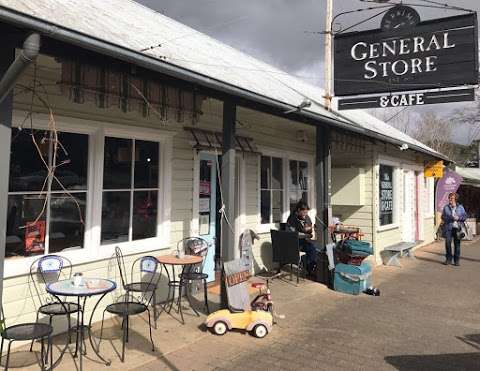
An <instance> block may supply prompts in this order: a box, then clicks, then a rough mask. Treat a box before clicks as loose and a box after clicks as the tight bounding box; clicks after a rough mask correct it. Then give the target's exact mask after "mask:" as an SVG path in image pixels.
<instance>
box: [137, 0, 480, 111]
mask: <svg viewBox="0 0 480 371" xmlns="http://www.w3.org/2000/svg"><path fill="white" fill-rule="evenodd" d="M137 1H138V2H140V3H142V4H144V5H147V6H149V7H150V8H152V9H155V10H156V11H159V12H161V13H163V14H165V15H166V16H168V17H170V18H173V19H176V20H177V21H179V22H182V23H184V24H186V25H188V26H190V27H192V28H194V29H196V30H199V31H201V32H203V33H206V34H208V35H210V36H212V37H214V38H216V39H218V40H220V41H222V42H224V43H226V44H229V45H231V46H233V47H235V48H237V49H239V50H242V51H244V52H246V53H248V54H250V55H253V56H255V57H256V58H259V59H261V60H263V61H265V62H268V63H270V64H272V65H275V66H276V67H279V68H281V69H282V70H285V71H287V72H289V73H292V74H295V75H299V76H301V77H302V78H303V79H304V80H305V81H307V82H309V83H311V84H316V85H319V86H323V81H324V78H323V41H324V38H323V36H322V35H321V34H316V33H314V32H318V31H323V30H324V29H325V3H326V1H325V0H241V1H238V0H137ZM395 2H398V1H397V0H391V3H395ZM412 2H413V3H415V4H419V5H421V4H423V5H425V6H428V5H433V4H431V3H433V2H437V3H439V4H440V3H442V4H444V3H445V2H448V3H449V4H451V5H455V6H457V7H463V8H468V9H473V10H477V11H480V0H450V1H448V0H436V1H435V0H434V1H430V0H415V1H412ZM404 3H408V1H404ZM429 3H430V4H429ZM375 6H381V5H379V4H373V3H367V2H362V1H360V0H334V14H335V15H336V14H339V13H340V12H344V11H349V10H355V9H361V8H368V7H375ZM433 6H435V5H433ZM415 8H416V10H417V11H418V13H419V14H420V17H421V18H422V20H426V19H430V18H439V17H447V16H451V15H455V14H461V12H458V11H453V10H447V9H433V8H427V7H421V6H416V7H415ZM381 10H382V9H380V11H381ZM380 11H379V10H370V11H368V10H366V11H359V12H355V13H353V14H348V15H344V16H341V17H339V18H338V20H337V21H336V23H335V26H334V27H335V28H337V29H338V28H339V27H341V28H342V29H345V28H347V27H349V26H351V25H353V24H355V23H357V22H359V21H362V20H365V19H366V18H368V17H370V16H373V15H375V14H377V13H379V12H380ZM380 20H381V16H378V17H376V18H374V19H372V20H371V21H370V22H367V23H365V24H363V25H361V26H359V27H356V28H355V30H359V29H368V28H377V27H378V26H379V24H380ZM463 106H465V105H464V104H463V105H461V104H458V103H457V104H455V103H450V104H443V105H435V106H426V107H423V108H421V109H420V108H418V107H417V108H412V109H409V110H413V111H415V112H422V111H425V110H432V109H435V110H436V111H438V112H441V113H442V114H443V115H447V116H448V114H449V112H450V111H451V110H453V109H455V108H459V107H463Z"/></svg>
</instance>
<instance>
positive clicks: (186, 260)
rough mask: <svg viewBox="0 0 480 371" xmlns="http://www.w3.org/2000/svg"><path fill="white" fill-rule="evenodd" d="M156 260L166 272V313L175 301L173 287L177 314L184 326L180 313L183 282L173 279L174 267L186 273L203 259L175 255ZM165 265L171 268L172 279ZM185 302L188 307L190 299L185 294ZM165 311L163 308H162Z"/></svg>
mask: <svg viewBox="0 0 480 371" xmlns="http://www.w3.org/2000/svg"><path fill="white" fill-rule="evenodd" d="M157 260H158V262H159V263H160V264H162V265H163V266H164V268H165V271H166V272H167V277H168V297H167V302H170V308H169V309H168V313H170V311H171V310H172V306H173V302H174V301H175V287H178V307H177V313H180V317H181V318H182V324H185V320H184V319H183V311H182V305H181V300H182V287H183V286H184V282H183V281H182V280H181V279H180V280H177V279H176V278H175V277H176V276H175V267H176V266H181V267H182V274H183V273H185V272H186V270H188V269H191V268H192V267H193V266H194V265H196V264H200V263H201V262H202V261H203V257H201V256H196V255H184V256H183V257H181V258H180V257H178V256H176V255H173V254H170V255H162V256H158V257H157ZM167 265H170V266H171V267H172V273H173V274H172V277H170V273H169V270H168V269H167ZM172 288H173V290H172ZM170 292H171V293H172V298H171V300H170ZM187 300H188V303H189V304H190V306H192V303H190V298H189V296H188V294H187ZM164 309H165V306H164Z"/></svg>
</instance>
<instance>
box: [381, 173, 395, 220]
mask: <svg viewBox="0 0 480 371" xmlns="http://www.w3.org/2000/svg"><path fill="white" fill-rule="evenodd" d="M379 186H380V189H379V191H380V195H379V196H380V197H379V199H380V225H388V224H392V223H393V167H391V166H386V165H380V176H379Z"/></svg>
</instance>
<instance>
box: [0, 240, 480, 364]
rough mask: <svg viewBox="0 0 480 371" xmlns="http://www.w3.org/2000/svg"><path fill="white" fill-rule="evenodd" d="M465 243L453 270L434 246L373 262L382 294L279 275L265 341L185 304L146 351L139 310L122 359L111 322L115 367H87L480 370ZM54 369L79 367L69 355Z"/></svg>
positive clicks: (479, 300) (478, 324) (471, 258)
mask: <svg viewBox="0 0 480 371" xmlns="http://www.w3.org/2000/svg"><path fill="white" fill-rule="evenodd" d="M462 249H463V251H462V255H463V259H462V261H461V266H460V267H454V266H444V265H442V264H441V263H442V262H443V254H442V252H443V247H442V245H441V244H432V245H429V246H426V247H424V248H423V249H421V250H419V251H417V252H416V256H417V258H416V259H403V260H402V264H403V267H402V268H397V267H384V266H381V267H378V268H377V269H376V270H375V273H374V283H375V286H377V287H379V288H380V290H381V296H380V297H372V296H368V295H360V296H350V295H344V294H340V293H336V292H334V291H331V290H328V289H327V288H326V287H324V286H323V285H320V284H317V283H313V282H310V281H305V282H303V283H301V284H300V285H299V286H298V287H297V286H295V285H294V284H292V283H290V282H283V281H278V280H276V281H275V282H274V284H273V285H272V292H273V296H274V300H275V302H276V303H277V312H279V313H281V314H284V315H285V319H282V320H279V324H278V325H276V326H275V327H274V329H273V331H272V332H271V333H270V334H269V335H268V336H267V337H266V338H264V339H256V338H254V337H252V336H251V335H249V334H244V333H240V332H229V333H227V334H226V335H224V336H222V337H219V336H215V335H213V334H211V333H209V332H207V331H205V329H204V328H203V326H202V322H203V320H204V317H201V318H198V317H196V316H194V315H192V314H191V311H187V312H186V314H187V315H186V318H185V319H186V324H185V325H180V324H179V322H178V321H177V320H175V319H174V318H172V317H171V316H169V315H167V314H166V313H162V314H161V315H160V318H159V319H158V329H157V330H154V341H155V345H156V352H151V351H150V350H149V342H148V335H147V331H146V330H147V328H148V327H147V326H146V323H145V318H141V317H137V318H135V319H132V326H131V328H132V330H131V333H130V342H129V344H128V345H127V352H126V361H125V363H124V364H122V363H121V362H120V361H119V358H118V355H119V352H120V349H121V341H120V339H121V330H120V326H119V323H118V322H115V321H109V324H107V328H106V330H105V331H104V338H106V339H105V340H104V341H103V342H102V346H101V352H102V354H103V355H104V356H105V357H107V358H110V359H112V365H111V366H110V367H105V366H104V365H100V364H98V363H95V362H92V361H90V360H89V359H85V363H84V369H85V370H105V371H111V370H139V371H149V370H152V371H157V370H174V371H176V370H182V371H183V370H228V371H230V370H262V371H266V370H402V371H403V370H422V371H423V370H480V241H477V242H475V243H464V244H463V246H462ZM212 299H213V297H212ZM212 304H213V303H212ZM95 326H96V327H98V324H96V325H95ZM95 332H96V333H97V334H98V328H96V329H95ZM63 337H64V336H63ZM62 339H63V338H62ZM62 339H59V340H62ZM31 355H32V353H29V352H27V351H26V349H24V350H23V351H22V350H20V351H18V352H17V353H16V354H15V355H14V356H13V357H12V362H11V364H12V366H17V367H20V368H22V369H28V370H38V365H37V364H35V363H34V361H29V359H31ZM29 356H30V358H28V357H29ZM2 362H3V360H2ZM25 366H27V367H25ZM17 369H18V368H17ZM57 369H58V370H69V371H70V370H75V369H78V367H77V368H76V367H75V365H74V363H73V359H72V357H71V356H70V355H68V354H67V355H65V357H64V359H63V360H62V362H61V364H60V365H59V367H58V368H57Z"/></svg>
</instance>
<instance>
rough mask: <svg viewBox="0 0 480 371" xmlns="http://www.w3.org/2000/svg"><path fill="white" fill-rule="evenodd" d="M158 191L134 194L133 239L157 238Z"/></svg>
mask: <svg viewBox="0 0 480 371" xmlns="http://www.w3.org/2000/svg"><path fill="white" fill-rule="evenodd" d="M157 196H158V192H157V191H138V192H134V193H133V221H132V233H133V236H132V239H133V240H140V239H142V238H150V237H155V236H156V235H157V205H158V197H157Z"/></svg>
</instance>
